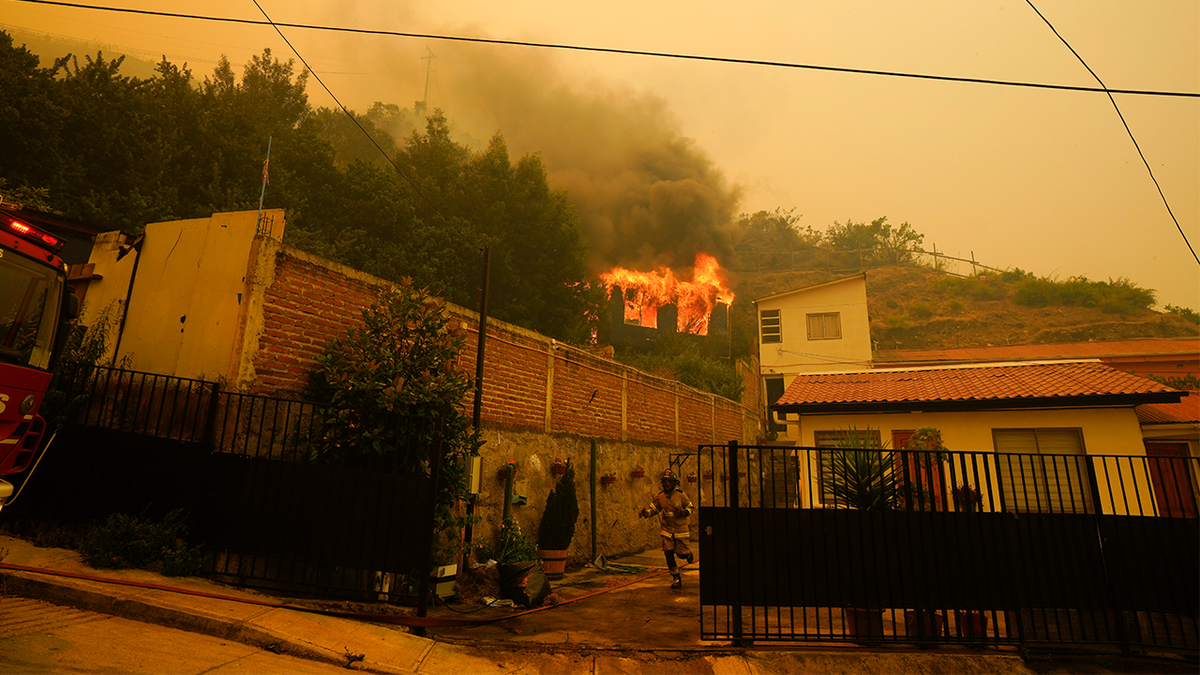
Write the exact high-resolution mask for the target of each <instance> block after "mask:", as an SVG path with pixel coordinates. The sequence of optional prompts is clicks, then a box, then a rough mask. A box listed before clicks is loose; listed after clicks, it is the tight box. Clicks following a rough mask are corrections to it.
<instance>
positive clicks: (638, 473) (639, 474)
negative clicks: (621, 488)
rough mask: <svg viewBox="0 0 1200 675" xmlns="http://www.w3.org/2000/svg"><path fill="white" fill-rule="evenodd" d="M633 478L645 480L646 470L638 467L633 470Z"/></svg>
mask: <svg viewBox="0 0 1200 675" xmlns="http://www.w3.org/2000/svg"><path fill="white" fill-rule="evenodd" d="M633 477H634V478H645V477H646V470H645V469H643V468H642V467H640V466H639V467H638V468H636V469H634V470H633Z"/></svg>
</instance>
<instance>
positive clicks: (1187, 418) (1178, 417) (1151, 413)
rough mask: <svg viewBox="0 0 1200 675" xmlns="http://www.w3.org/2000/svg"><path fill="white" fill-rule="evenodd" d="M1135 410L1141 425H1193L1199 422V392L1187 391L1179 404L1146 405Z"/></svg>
mask: <svg viewBox="0 0 1200 675" xmlns="http://www.w3.org/2000/svg"><path fill="white" fill-rule="evenodd" d="M1135 410H1136V411H1137V416H1138V421H1139V422H1141V423H1142V424H1188V423H1191V424H1195V423H1197V422H1200V391H1195V390H1192V391H1189V392H1188V393H1187V395H1186V396H1184V397H1183V399H1182V400H1181V401H1179V403H1147V404H1145V405H1139V406H1138V407H1137V408H1136V409H1135Z"/></svg>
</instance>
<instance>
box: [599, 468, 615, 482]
mask: <svg viewBox="0 0 1200 675" xmlns="http://www.w3.org/2000/svg"><path fill="white" fill-rule="evenodd" d="M600 482H601V483H603V484H604V485H612V484H613V483H615V482H617V474H615V473H612V472H611V471H610V472H609V473H606V474H604V475H602V476H600Z"/></svg>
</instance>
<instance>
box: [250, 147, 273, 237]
mask: <svg viewBox="0 0 1200 675" xmlns="http://www.w3.org/2000/svg"><path fill="white" fill-rule="evenodd" d="M273 138H274V136H267V161H265V162H263V175H262V192H260V193H259V194H258V220H255V221H254V229H255V230H258V229H261V228H262V207H263V197H265V196H266V195H267V180H268V179H267V166H269V165H270V164H271V140H272V139H273Z"/></svg>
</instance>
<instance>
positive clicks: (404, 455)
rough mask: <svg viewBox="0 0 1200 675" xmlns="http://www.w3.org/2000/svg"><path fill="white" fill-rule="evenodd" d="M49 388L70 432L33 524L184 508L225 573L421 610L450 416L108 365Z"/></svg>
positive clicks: (53, 456) (45, 476)
mask: <svg viewBox="0 0 1200 675" xmlns="http://www.w3.org/2000/svg"><path fill="white" fill-rule="evenodd" d="M52 389H53V393H52V394H50V395H48V397H47V398H48V399H49V402H48V405H47V413H48V414H50V415H52V416H54V417H55V418H56V419H57V421H61V422H63V423H64V424H65V425H66V428H65V429H64V432H63V434H61V435H60V439H59V440H58V441H57V442H56V447H55V448H54V449H53V452H51V453H49V454H48V461H47V463H46V466H44V467H43V468H42V470H41V471H40V472H39V476H38V479H37V481H36V483H35V485H34V486H33V487H36V488H38V490H37V492H40V493H41V499H40V500H39V499H38V497H37V495H36V494H31V495H30V499H29V505H30V508H31V509H32V511H33V513H32V515H33V516H40V515H45V516H56V517H57V518H74V519H79V518H80V517H81V516H87V517H88V518H97V517H103V516H104V515H105V514H106V513H115V512H127V513H128V512H132V513H138V512H143V511H145V510H147V509H149V510H150V512H151V513H152V514H159V515H161V514H163V513H165V512H167V511H170V510H174V509H184V510H185V511H186V512H187V514H188V517H187V524H188V527H189V530H190V535H189V539H190V540H192V542H193V543H194V544H199V545H202V546H203V548H204V550H205V552H206V553H205V558H204V563H203V564H204V571H205V572H206V573H207V574H208V575H210V576H213V577H215V578H218V579H221V580H225V581H230V582H233V583H238V584H242V585H247V586H257V587H263V588H272V589H284V590H288V591H290V592H301V593H308V594H316V595H325V596H333V597H339V598H344V599H358V600H380V599H389V600H395V599H397V598H400V597H408V596H417V597H418V600H419V601H421V602H423V601H424V599H425V597H426V594H425V593H424V592H421V590H420V588H419V587H420V586H421V584H424V583H426V581H427V578H428V577H427V575H426V574H425V572H427V571H428V570H429V569H431V565H430V552H431V548H432V537H433V518H434V503H435V500H436V498H437V495H436V492H437V491H436V490H435V489H434V487H433V486H434V485H436V484H437V482H438V480H439V472H440V469H441V467H440V460H441V456H442V453H443V451H442V438H441V433H442V432H441V429H442V427H441V421H440V420H438V419H430V418H419V417H406V416H403V415H390V414H389V415H379V416H375V417H373V418H372V417H366V416H363V415H361V414H359V413H357V412H355V411H346V410H335V409H331V408H328V407H323V406H320V405H316V404H313V403H309V402H304V401H297V400H288V399H281V398H273V397H267V396H260V395H253V394H243V393H237V392H222V391H220V389H219V386H218V384H217V383H213V382H205V381H201V380H194V379H188V378H179V377H169V376H162V375H154V374H151V373H142V372H136V371H128V370H123V369H119V368H109V367H104V366H87V365H71V366H68V367H67V368H64V369H63V370H62V371H61V372H60V374H59V375H57V376H56V379H55V381H54V383H53V384H52ZM414 580H415V581H414Z"/></svg>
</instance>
